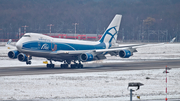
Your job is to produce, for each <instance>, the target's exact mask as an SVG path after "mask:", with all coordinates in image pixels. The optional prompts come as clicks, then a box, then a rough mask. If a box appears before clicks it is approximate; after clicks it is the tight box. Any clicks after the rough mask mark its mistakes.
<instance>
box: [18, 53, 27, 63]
mask: <svg viewBox="0 0 180 101" xmlns="http://www.w3.org/2000/svg"><path fill="white" fill-rule="evenodd" d="M18 60H19V61H21V62H24V61H27V56H26V55H25V54H23V53H20V54H19V55H18Z"/></svg>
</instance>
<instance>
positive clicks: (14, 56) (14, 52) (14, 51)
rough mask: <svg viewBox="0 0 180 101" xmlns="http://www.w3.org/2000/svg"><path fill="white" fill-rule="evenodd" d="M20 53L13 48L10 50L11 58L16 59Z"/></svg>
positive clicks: (9, 55)
mask: <svg viewBox="0 0 180 101" xmlns="http://www.w3.org/2000/svg"><path fill="white" fill-rule="evenodd" d="M18 54H19V51H17V50H13V51H9V52H8V57H9V58H11V59H16V58H17V56H18Z"/></svg>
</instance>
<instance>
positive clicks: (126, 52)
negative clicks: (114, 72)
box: [119, 49, 133, 58]
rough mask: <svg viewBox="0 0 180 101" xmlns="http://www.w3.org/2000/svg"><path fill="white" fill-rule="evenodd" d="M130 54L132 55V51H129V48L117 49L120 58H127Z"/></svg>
mask: <svg viewBox="0 0 180 101" xmlns="http://www.w3.org/2000/svg"><path fill="white" fill-rule="evenodd" d="M132 55H133V52H131V51H130V50H126V49H124V50H120V51H119V56H120V57H121V58H129V57H130V56H132Z"/></svg>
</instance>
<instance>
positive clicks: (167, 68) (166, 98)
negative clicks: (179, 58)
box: [163, 66, 171, 101]
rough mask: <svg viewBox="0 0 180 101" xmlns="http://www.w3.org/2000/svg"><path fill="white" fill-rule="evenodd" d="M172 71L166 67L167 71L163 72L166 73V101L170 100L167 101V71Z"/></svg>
mask: <svg viewBox="0 0 180 101" xmlns="http://www.w3.org/2000/svg"><path fill="white" fill-rule="evenodd" d="M170 69H171V68H169V67H167V66H166V68H165V71H164V72H163V73H166V98H165V100H166V101H167V100H168V99H167V73H169V72H168V71H167V70H170Z"/></svg>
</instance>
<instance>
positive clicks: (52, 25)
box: [47, 24, 54, 36]
mask: <svg viewBox="0 0 180 101" xmlns="http://www.w3.org/2000/svg"><path fill="white" fill-rule="evenodd" d="M47 26H49V33H50V36H51V26H54V25H53V24H49V25H47Z"/></svg>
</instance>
